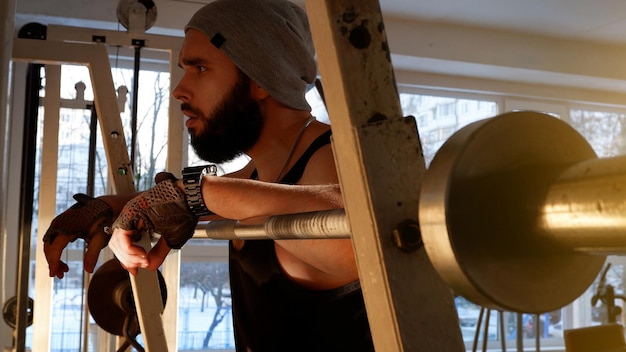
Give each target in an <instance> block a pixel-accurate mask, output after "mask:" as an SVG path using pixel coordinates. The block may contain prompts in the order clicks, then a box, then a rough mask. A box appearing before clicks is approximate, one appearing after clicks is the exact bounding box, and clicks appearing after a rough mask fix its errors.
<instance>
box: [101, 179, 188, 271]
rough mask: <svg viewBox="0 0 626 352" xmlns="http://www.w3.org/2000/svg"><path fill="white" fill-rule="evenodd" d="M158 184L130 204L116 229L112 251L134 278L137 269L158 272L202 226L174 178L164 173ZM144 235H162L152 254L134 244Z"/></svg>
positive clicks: (117, 222) (110, 246)
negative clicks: (147, 233)
mask: <svg viewBox="0 0 626 352" xmlns="http://www.w3.org/2000/svg"><path fill="white" fill-rule="evenodd" d="M155 180H156V181H157V184H156V186H154V187H152V188H151V189H149V190H147V191H145V192H143V193H142V194H140V195H139V196H137V197H135V198H133V199H132V200H130V201H129V202H128V203H126V205H125V206H124V209H123V210H122V213H121V214H120V215H119V216H118V218H117V220H115V222H114V223H113V226H112V228H113V236H112V238H111V240H110V241H109V248H111V250H112V251H113V253H115V256H116V257H117V259H119V261H120V263H121V264H122V266H124V267H125V268H126V269H127V270H128V271H129V272H130V273H131V274H136V273H137V268H149V269H152V270H156V269H157V268H158V266H159V265H160V264H161V263H162V262H163V259H165V255H167V253H168V252H169V250H170V249H171V248H175V249H178V248H181V247H182V246H183V245H184V244H185V243H186V242H187V240H189V238H191V237H192V236H193V233H194V231H195V228H196V224H197V222H198V217H197V216H195V215H194V214H193V213H192V212H191V210H189V206H188V205H187V201H186V199H185V193H184V192H183V191H182V190H181V189H179V188H178V187H177V186H176V183H175V182H176V178H175V177H174V175H172V174H170V173H160V174H158V175H157V176H156V178H155ZM143 231H149V232H156V233H158V234H160V235H161V238H160V239H159V242H158V243H157V245H156V246H155V247H154V248H153V249H152V250H151V251H150V254H148V253H146V251H145V250H144V249H143V248H142V247H140V246H137V245H135V244H133V242H135V241H137V240H138V239H139V238H140V236H141V232H143Z"/></svg>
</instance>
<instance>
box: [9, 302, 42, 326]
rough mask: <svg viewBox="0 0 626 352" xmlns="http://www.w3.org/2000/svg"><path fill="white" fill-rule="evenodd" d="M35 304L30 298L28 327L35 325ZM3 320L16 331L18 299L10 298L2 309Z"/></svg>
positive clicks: (27, 308) (28, 303) (27, 318)
mask: <svg viewBox="0 0 626 352" xmlns="http://www.w3.org/2000/svg"><path fill="white" fill-rule="evenodd" d="M34 306H35V302H34V301H33V299H32V298H30V297H28V302H27V306H26V326H27V327H28V326H31V325H33V309H34ZM2 318H4V321H5V322H6V323H7V325H9V326H10V327H11V328H13V329H15V327H16V326H17V297H11V298H9V299H8V300H7V301H6V302H5V303H4V306H3V307H2Z"/></svg>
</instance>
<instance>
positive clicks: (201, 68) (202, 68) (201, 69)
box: [197, 66, 207, 72]
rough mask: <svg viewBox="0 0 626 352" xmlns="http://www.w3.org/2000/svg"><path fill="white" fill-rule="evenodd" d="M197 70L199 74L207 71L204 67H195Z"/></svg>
mask: <svg viewBox="0 0 626 352" xmlns="http://www.w3.org/2000/svg"><path fill="white" fill-rule="evenodd" d="M197 68H198V71H200V72H204V71H206V70H207V68H206V67H204V66H197Z"/></svg>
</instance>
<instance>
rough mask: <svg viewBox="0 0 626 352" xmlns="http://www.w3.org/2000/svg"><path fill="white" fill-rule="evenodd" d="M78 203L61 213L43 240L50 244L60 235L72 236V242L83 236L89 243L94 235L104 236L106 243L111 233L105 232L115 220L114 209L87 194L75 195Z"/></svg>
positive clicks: (53, 221)
mask: <svg viewBox="0 0 626 352" xmlns="http://www.w3.org/2000/svg"><path fill="white" fill-rule="evenodd" d="M74 199H76V203H75V204H74V205H72V206H71V207H70V208H69V209H67V210H66V211H64V212H63V213H61V214H59V215H58V216H57V217H56V218H54V220H52V223H51V224H50V227H49V228H48V231H46V234H45V235H44V236H43V241H44V242H45V243H48V244H49V245H51V244H52V242H54V240H55V238H57V236H59V235H65V236H70V237H71V238H70V242H74V241H76V239H77V238H82V239H83V240H85V242H87V243H89V241H91V239H92V238H93V237H94V236H104V238H105V239H106V241H105V243H106V242H108V240H109V238H110V237H111V235H109V234H107V233H106V232H105V228H106V227H110V226H111V223H112V222H113V210H112V209H111V207H110V206H109V205H108V204H107V203H106V202H105V201H103V200H101V199H98V198H92V197H90V196H88V195H86V194H82V193H78V194H75V195H74Z"/></svg>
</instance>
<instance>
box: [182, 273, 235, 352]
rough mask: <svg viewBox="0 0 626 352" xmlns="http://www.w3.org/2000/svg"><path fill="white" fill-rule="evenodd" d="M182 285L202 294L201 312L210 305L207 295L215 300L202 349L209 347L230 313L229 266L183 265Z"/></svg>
mask: <svg viewBox="0 0 626 352" xmlns="http://www.w3.org/2000/svg"><path fill="white" fill-rule="evenodd" d="M180 272H181V274H180V283H181V285H184V286H192V287H194V289H195V291H194V295H195V294H197V292H198V291H200V293H201V294H202V300H201V302H202V303H201V310H202V311H203V310H204V306H205V305H208V299H207V295H210V297H212V298H213V300H214V301H215V305H216V310H215V313H214V314H213V321H212V322H211V324H210V325H209V328H208V330H207V333H206V335H205V337H204V341H203V343H202V348H204V349H206V348H208V347H209V341H210V340H211V337H212V336H213V332H214V331H215V328H216V327H217V326H218V325H219V324H220V323H221V322H222V320H224V317H225V316H226V314H228V313H229V312H230V307H231V296H230V284H229V281H228V266H227V265H224V264H223V263H191V262H185V263H182V266H181V271H180Z"/></svg>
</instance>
